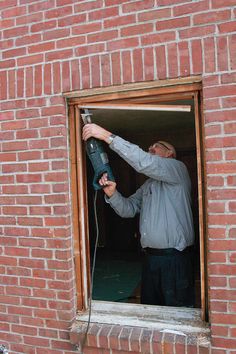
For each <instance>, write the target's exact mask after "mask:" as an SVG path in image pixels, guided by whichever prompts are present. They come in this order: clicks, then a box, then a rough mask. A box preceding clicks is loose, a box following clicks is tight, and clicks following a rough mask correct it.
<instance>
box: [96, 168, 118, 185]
mask: <svg viewBox="0 0 236 354" xmlns="http://www.w3.org/2000/svg"><path fill="white" fill-rule="evenodd" d="M104 173H107V179H108V180H109V181H113V182H115V178H114V175H113V173H112V170H111V167H110V165H108V164H107V165H105V166H104V168H103V170H102V171H100V172H99V173H95V175H94V178H93V187H94V189H95V190H99V189H102V188H103V186H100V184H99V180H100V178H101V177H102V175H103V174H104Z"/></svg>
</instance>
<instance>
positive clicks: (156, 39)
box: [141, 31, 176, 45]
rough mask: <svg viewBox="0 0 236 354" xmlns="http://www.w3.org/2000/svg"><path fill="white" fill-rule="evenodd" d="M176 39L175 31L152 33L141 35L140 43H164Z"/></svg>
mask: <svg viewBox="0 0 236 354" xmlns="http://www.w3.org/2000/svg"><path fill="white" fill-rule="evenodd" d="M175 39H176V33H175V32H174V31H168V32H162V33H154V34H149V35H144V36H142V37H141V44H142V45H153V43H166V42H170V41H174V40H175Z"/></svg>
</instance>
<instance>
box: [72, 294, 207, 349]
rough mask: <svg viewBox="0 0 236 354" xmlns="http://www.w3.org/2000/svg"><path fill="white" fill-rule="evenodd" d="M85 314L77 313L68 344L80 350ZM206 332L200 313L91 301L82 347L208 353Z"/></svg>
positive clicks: (173, 308)
mask: <svg viewBox="0 0 236 354" xmlns="http://www.w3.org/2000/svg"><path fill="white" fill-rule="evenodd" d="M87 321H88V312H84V313H78V315H77V318H76V320H75V321H74V323H73V325H72V327H71V331H70V340H71V343H72V344H74V345H77V346H78V347H80V344H81V342H82V341H83V338H84V334H85V332H86V329H87ZM209 337H210V330H209V327H208V325H207V324H206V323H204V322H203V321H202V320H201V311H200V309H195V308H194V309H190V308H179V307H178V308H177V307H167V306H165V307H162V306H150V305H137V304H127V303H114V302H104V301H93V302H92V312H91V322H90V326H89V331H88V336H87V343H86V346H88V347H93V348H102V349H116V350H121V351H127V352H129V351H132V352H137V353H139V352H140V353H157V352H159V351H158V350H160V353H161V352H162V351H161V350H162V349H163V346H164V347H168V346H172V349H173V348H174V350H175V351H176V349H177V350H184V348H186V347H187V346H188V347H189V346H192V347H194V348H196V350H199V348H201V353H203V352H206V353H208V350H209V347H210V339H209Z"/></svg>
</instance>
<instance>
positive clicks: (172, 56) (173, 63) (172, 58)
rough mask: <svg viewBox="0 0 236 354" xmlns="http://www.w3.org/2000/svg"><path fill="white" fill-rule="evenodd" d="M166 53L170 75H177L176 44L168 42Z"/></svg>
mask: <svg viewBox="0 0 236 354" xmlns="http://www.w3.org/2000/svg"><path fill="white" fill-rule="evenodd" d="M167 53H168V63H167V65H168V71H169V76H170V77H177V76H178V71H179V69H178V55H177V44H176V43H170V44H168V45H167Z"/></svg>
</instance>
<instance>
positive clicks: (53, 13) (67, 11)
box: [44, 6, 72, 19]
mask: <svg viewBox="0 0 236 354" xmlns="http://www.w3.org/2000/svg"><path fill="white" fill-rule="evenodd" d="M44 14H45V15H44V16H45V18H46V19H50V18H60V17H67V16H68V15H71V14H72V6H64V7H63V8H54V9H52V10H51V9H50V10H48V11H45V13H44Z"/></svg>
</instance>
